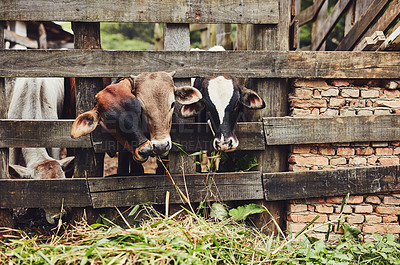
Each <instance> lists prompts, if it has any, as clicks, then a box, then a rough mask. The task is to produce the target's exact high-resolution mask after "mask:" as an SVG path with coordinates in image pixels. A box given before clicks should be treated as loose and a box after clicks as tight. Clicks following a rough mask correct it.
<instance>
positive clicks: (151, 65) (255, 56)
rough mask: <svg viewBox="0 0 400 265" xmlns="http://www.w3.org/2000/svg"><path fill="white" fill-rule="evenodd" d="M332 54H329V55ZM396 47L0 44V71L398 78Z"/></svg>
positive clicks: (13, 74) (399, 62) (5, 73)
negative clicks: (191, 47)
mask: <svg viewBox="0 0 400 265" xmlns="http://www.w3.org/2000/svg"><path fill="white" fill-rule="evenodd" d="M332 58H333V59H334V60H332ZM399 65H400V54H399V53H398V52H352V53H349V52H298V51H292V52H284V51H255V50H252V51H221V52H208V51H102V50H18V51H16V50H0V76H3V77H18V76H20V77H22V76H27V77H70V76H76V77H120V76H129V75H131V74H135V75H137V74H139V73H141V72H154V71H167V72H171V71H176V75H175V77H177V78H186V77H195V76H204V75H222V74H232V75H236V76H238V77H248V78H282V79H285V78H306V79H307V78H323V79H325V78H336V79H340V78H343V79H399V71H398V66H399Z"/></svg>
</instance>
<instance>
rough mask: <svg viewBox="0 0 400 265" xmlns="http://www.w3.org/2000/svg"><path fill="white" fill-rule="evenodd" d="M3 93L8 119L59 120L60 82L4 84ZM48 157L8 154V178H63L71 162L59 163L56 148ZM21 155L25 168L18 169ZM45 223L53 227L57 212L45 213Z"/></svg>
mask: <svg viewBox="0 0 400 265" xmlns="http://www.w3.org/2000/svg"><path fill="white" fill-rule="evenodd" d="M6 93H7V96H8V102H9V108H8V119H38V120H43V119H44V120H46V119H58V118H59V116H60V115H61V112H62V107H63V101H64V79H63V78H16V79H15V80H12V81H10V82H7V87H6ZM54 149H55V150H54V151H56V152H52V153H54V155H53V156H54V157H55V158H53V157H51V156H50V155H49V154H48V153H47V151H46V149H45V148H21V149H14V148H13V149H11V150H10V174H11V175H12V177H15V176H16V175H18V177H19V178H28V179H60V178H65V174H64V171H63V169H64V168H65V167H66V166H67V165H68V164H69V163H70V162H71V161H72V160H73V159H74V157H67V158H64V159H62V160H59V158H60V153H59V149H58V148H54ZM20 154H22V158H23V163H24V164H25V166H22V165H18V162H19V161H20V160H21V158H20V157H19V155H20ZM45 212H46V219H47V221H48V222H49V223H54V218H53V216H54V215H55V214H56V213H59V212H60V209H45Z"/></svg>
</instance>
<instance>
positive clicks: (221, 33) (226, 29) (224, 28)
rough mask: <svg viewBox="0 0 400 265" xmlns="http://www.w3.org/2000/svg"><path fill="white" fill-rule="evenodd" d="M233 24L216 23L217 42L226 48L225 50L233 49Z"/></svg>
mask: <svg viewBox="0 0 400 265" xmlns="http://www.w3.org/2000/svg"><path fill="white" fill-rule="evenodd" d="M231 31H232V28H231V24H216V25H215V43H216V45H220V46H222V47H224V48H225V50H232V48H233V45H232V39H231Z"/></svg>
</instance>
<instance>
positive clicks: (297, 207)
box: [289, 204, 308, 213]
mask: <svg viewBox="0 0 400 265" xmlns="http://www.w3.org/2000/svg"><path fill="white" fill-rule="evenodd" d="M307 209H308V208H307V204H290V205H289V212H291V213H298V212H306V211H307Z"/></svg>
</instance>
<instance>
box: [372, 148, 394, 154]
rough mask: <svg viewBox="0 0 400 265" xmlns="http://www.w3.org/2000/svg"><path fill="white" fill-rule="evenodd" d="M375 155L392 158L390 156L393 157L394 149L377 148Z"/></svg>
mask: <svg viewBox="0 0 400 265" xmlns="http://www.w3.org/2000/svg"><path fill="white" fill-rule="evenodd" d="M375 153H376V155H377V156H390V155H393V149H392V148H390V147H387V148H376V149H375Z"/></svg>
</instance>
